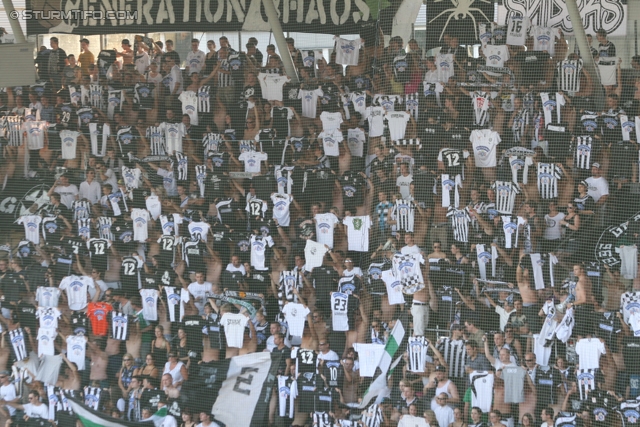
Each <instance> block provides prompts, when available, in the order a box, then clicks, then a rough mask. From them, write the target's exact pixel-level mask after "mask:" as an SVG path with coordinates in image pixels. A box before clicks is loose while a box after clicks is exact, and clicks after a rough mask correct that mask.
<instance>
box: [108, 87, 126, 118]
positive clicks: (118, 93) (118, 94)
mask: <svg viewBox="0 0 640 427" xmlns="http://www.w3.org/2000/svg"><path fill="white" fill-rule="evenodd" d="M123 103H124V91H123V90H110V91H109V94H108V99H107V117H109V120H113V115H114V114H115V113H120V112H122V104H123Z"/></svg>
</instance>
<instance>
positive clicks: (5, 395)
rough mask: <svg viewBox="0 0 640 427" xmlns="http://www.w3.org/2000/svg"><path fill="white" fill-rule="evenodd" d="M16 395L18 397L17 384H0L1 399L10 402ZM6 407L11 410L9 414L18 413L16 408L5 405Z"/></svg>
mask: <svg viewBox="0 0 640 427" xmlns="http://www.w3.org/2000/svg"><path fill="white" fill-rule="evenodd" d="M16 397H18V396H17V394H16V386H14V385H13V384H9V385H3V386H0V399H2V400H4V401H7V402H8V401H11V400H13V399H15V398H16ZM4 407H5V408H6V409H8V410H9V415H13V414H15V413H16V408H13V407H11V406H7V405H5V406H4Z"/></svg>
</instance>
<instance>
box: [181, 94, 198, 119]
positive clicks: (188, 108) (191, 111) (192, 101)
mask: <svg viewBox="0 0 640 427" xmlns="http://www.w3.org/2000/svg"><path fill="white" fill-rule="evenodd" d="M178 99H179V100H180V101H181V102H182V114H187V115H188V116H189V118H190V119H191V125H193V126H198V94H196V93H195V92H194V91H192V90H186V91H184V92H182V93H181V94H180V96H179V97H178Z"/></svg>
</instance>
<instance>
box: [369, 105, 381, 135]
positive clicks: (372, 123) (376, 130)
mask: <svg viewBox="0 0 640 427" xmlns="http://www.w3.org/2000/svg"><path fill="white" fill-rule="evenodd" d="M385 113H386V112H385V109H384V107H379V106H371V107H367V109H366V110H365V113H364V118H365V119H367V120H368V121H369V136H370V137H376V136H382V134H383V133H384V115H385Z"/></svg>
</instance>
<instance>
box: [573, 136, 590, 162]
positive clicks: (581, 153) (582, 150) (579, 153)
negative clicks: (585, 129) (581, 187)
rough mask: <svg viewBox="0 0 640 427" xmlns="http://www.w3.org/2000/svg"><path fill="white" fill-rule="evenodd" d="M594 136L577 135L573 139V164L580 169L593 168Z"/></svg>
mask: <svg viewBox="0 0 640 427" xmlns="http://www.w3.org/2000/svg"><path fill="white" fill-rule="evenodd" d="M593 149H594V147H593V138H592V137H590V136H577V137H575V139H574V140H573V166H574V167H576V168H578V169H591V162H592V160H594V159H593V158H592V155H593Z"/></svg>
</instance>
